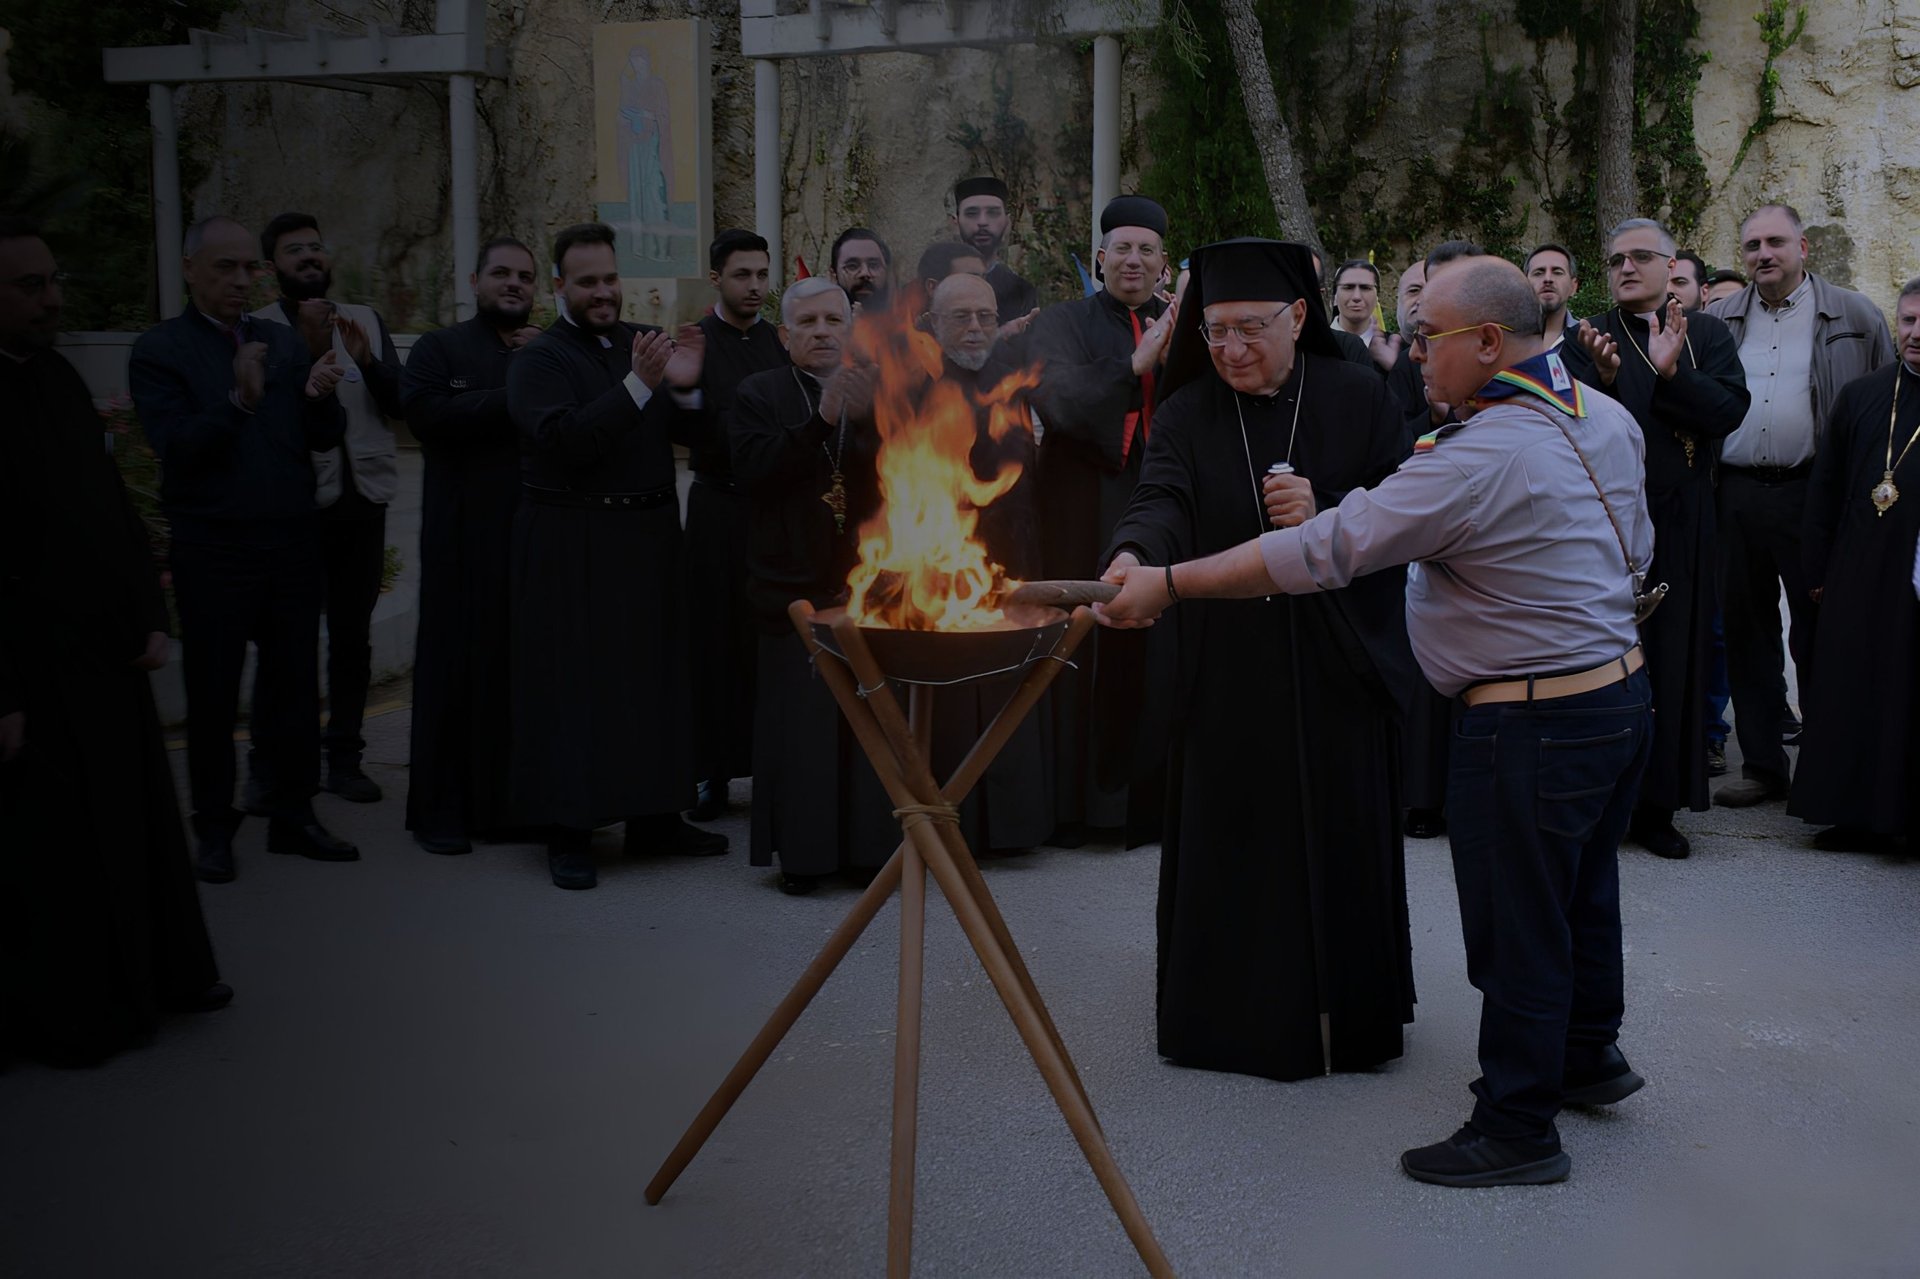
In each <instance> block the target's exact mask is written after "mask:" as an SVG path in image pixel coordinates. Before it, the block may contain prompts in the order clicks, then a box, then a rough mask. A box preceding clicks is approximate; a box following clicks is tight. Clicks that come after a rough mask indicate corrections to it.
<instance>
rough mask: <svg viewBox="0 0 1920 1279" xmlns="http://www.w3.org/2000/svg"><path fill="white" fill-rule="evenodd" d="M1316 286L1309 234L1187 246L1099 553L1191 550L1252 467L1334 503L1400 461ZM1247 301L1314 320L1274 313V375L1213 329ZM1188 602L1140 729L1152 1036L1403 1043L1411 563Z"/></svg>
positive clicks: (1177, 1054)
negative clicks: (1227, 362)
mask: <svg viewBox="0 0 1920 1279" xmlns="http://www.w3.org/2000/svg"><path fill="white" fill-rule="evenodd" d="M1314 298H1315V291H1314V285H1313V275H1312V263H1311V260H1310V256H1309V253H1308V251H1307V249H1306V248H1305V247H1304V246H1300V245H1278V244H1274V243H1273V242H1270V241H1229V242H1227V243H1226V244H1223V245H1215V246H1209V247H1208V248H1206V249H1202V250H1200V251H1199V252H1198V253H1196V254H1195V257H1194V268H1193V277H1192V280H1191V282H1190V284H1189V286H1188V292H1187V296H1186V297H1185V299H1184V300H1183V302H1182V306H1183V308H1184V309H1186V310H1188V311H1190V313H1191V314H1192V315H1193V316H1194V317H1195V322H1194V324H1193V325H1185V324H1183V325H1182V326H1181V327H1180V330H1179V331H1178V332H1177V333H1176V334H1175V337H1174V348H1173V351H1172V353H1171V354H1170V355H1169V358H1168V364H1167V382H1168V386H1169V388H1170V393H1169V394H1168V395H1167V398H1165V399H1163V400H1162V402H1161V404H1160V407H1159V410H1158V412H1157V413H1156V414H1155V416H1154V433H1153V438H1152V440H1151V441H1150V442H1149V444H1148V446H1147V456H1146V462H1145V466H1144V467H1143V469H1142V472H1141V476H1140V485H1139V487H1138V488H1137V489H1136V490H1135V492H1134V497H1133V502H1132V504H1131V505H1130V507H1129V508H1128V511H1127V514H1126V516H1125V517H1124V518H1123V519H1122V520H1121V521H1120V524H1119V526H1118V528H1116V530H1115V531H1114V534H1113V539H1112V546H1111V549H1110V552H1109V554H1108V555H1107V557H1106V558H1107V559H1108V560H1109V562H1110V561H1111V559H1112V558H1113V556H1114V555H1117V554H1118V553H1120V552H1122V551H1128V550H1131V551H1132V552H1134V554H1135V555H1136V556H1137V558H1138V559H1139V560H1140V562H1142V563H1148V564H1172V563H1179V562H1181V561H1184V560H1187V559H1191V558H1194V557H1196V556H1204V555H1210V554H1213V553H1215V552H1217V551H1222V550H1225V549H1227V548H1228V547H1231V546H1235V545H1238V544H1239V543H1241V542H1244V541H1245V540H1246V539H1247V538H1248V537H1251V536H1254V535H1256V534H1258V533H1260V532H1263V531H1265V530H1266V529H1267V528H1268V527H1270V525H1269V523H1268V516H1267V513H1266V510H1265V508H1264V505H1263V502H1262V498H1261V484H1262V481H1263V480H1264V479H1265V477H1266V475H1267V470H1268V467H1269V466H1271V465H1272V464H1273V463H1275V462H1280V461H1290V462H1291V464H1292V465H1293V467H1294V468H1295V470H1296V471H1297V473H1298V474H1299V475H1300V476H1302V477H1304V478H1306V479H1307V480H1309V481H1311V483H1312V486H1313V492H1314V499H1315V502H1316V503H1317V505H1318V507H1319V508H1320V509H1322V510H1324V509H1326V508H1327V507H1329V506H1332V505H1336V504H1338V503H1339V501H1340V500H1341V499H1342V498H1343V497H1344V496H1345V495H1346V494H1347V493H1348V492H1350V491H1351V490H1353V489H1355V488H1364V487H1367V486H1370V485H1373V484H1376V483H1378V482H1379V481H1380V480H1381V479H1383V478H1385V477H1386V476H1387V475H1389V474H1390V473H1392V471H1393V470H1394V469H1395V468H1396V467H1397V466H1398V465H1399V463H1400V461H1401V458H1402V456H1403V453H1404V419H1403V417H1402V415H1401V413H1400V411H1399V408H1398V406H1397V405H1396V404H1394V403H1393V401H1392V400H1391V399H1390V397H1389V396H1388V393H1387V389H1386V383H1385V381H1384V380H1383V379H1382V378H1381V377H1380V376H1379V375H1378V374H1377V373H1374V372H1370V371H1368V370H1365V369H1361V368H1357V367H1355V366H1354V365H1353V364H1352V363H1350V362H1348V361H1346V360H1344V359H1343V358H1341V355H1340V353H1339V350H1338V348H1337V346H1336V345H1335V343H1334V341H1333V337H1332V334H1331V332H1330V331H1329V330H1328V328H1327V324H1326V320H1325V318H1324V315H1323V314H1322V313H1321V312H1320V311H1319V309H1318V308H1317V307H1316V306H1315V304H1314ZM1248 299H1255V300H1262V301H1272V302H1276V303H1279V302H1290V301H1296V300H1298V299H1306V300H1307V301H1306V314H1305V317H1304V320H1303V321H1302V320H1296V319H1294V318H1293V317H1294V315H1295V314H1296V313H1295V311H1294V310H1292V309H1283V310H1282V311H1280V313H1279V315H1278V317H1277V319H1276V320H1275V321H1274V323H1275V324H1277V325H1289V324H1292V323H1300V324H1301V331H1300V336H1299V339H1298V342H1297V345H1296V346H1295V348H1294V358H1293V364H1292V368H1291V372H1290V373H1289V374H1288V375H1287V377H1286V380H1285V382H1284V383H1283V384H1282V385H1281V386H1280V388H1279V390H1278V391H1277V393H1274V394H1271V395H1246V394H1241V393H1239V392H1236V391H1235V390H1233V389H1232V388H1231V387H1229V386H1228V385H1227V384H1226V383H1225V382H1224V381H1223V380H1222V379H1221V377H1220V376H1219V375H1218V374H1217V373H1216V372H1215V370H1214V367H1213V364H1212V362H1211V360H1210V359H1209V357H1208V354H1207V351H1206V348H1205V346H1204V345H1203V344H1202V342H1201V333H1200V329H1199V327H1198V325H1199V321H1200V318H1201V317H1202V316H1203V315H1204V313H1205V308H1206V307H1207V306H1208V305H1209V304H1211V303H1212V302H1215V301H1230V300H1231V301H1240V300H1248ZM1257 340H1259V341H1261V342H1276V341H1281V340H1284V339H1283V338H1281V337H1279V336H1263V337H1261V338H1259V339H1257ZM1229 341H1230V342H1238V341H1239V339H1238V338H1230V339H1229ZM1296 411H1297V413H1296ZM1187 608H1188V609H1191V610H1192V611H1191V612H1188V611H1186V610H1184V609H1183V610H1177V611H1176V615H1169V616H1168V617H1166V618H1164V619H1162V621H1161V623H1160V624H1159V625H1156V626H1155V627H1154V628H1153V629H1152V630H1151V631H1147V632H1145V633H1144V638H1145V639H1146V640H1147V641H1148V644H1149V648H1150V657H1149V663H1148V669H1149V677H1148V685H1147V689H1148V691H1149V692H1151V691H1152V690H1154V689H1156V688H1157V689H1164V690H1168V692H1167V695H1166V696H1165V698H1164V699H1163V700H1161V701H1160V702H1158V703H1157V704H1156V703H1146V704H1145V705H1147V706H1148V707H1149V710H1147V711H1143V715H1144V716H1145V717H1146V718H1147V720H1148V721H1149V722H1143V723H1142V724H1141V725H1140V728H1139V732H1140V734H1141V735H1142V739H1143V740H1144V741H1146V742H1148V743H1152V744H1154V745H1156V746H1157V747H1158V752H1157V753H1162V754H1164V756H1165V758H1166V760H1167V764H1168V787H1167V807H1166V823H1165V824H1166V834H1165V837H1164V841H1163V844H1162V853H1161V870H1160V901H1159V942H1160V947H1159V965H1158V978H1157V994H1158V1027H1159V1050H1160V1053H1161V1054H1162V1055H1163V1056H1165V1057H1167V1058H1169V1059H1171V1060H1172V1061H1173V1062H1174V1063H1176V1064H1178V1065H1184V1066H1194V1067H1200V1068H1205V1069H1213V1070H1230V1071H1235V1072H1238V1073H1243V1074H1251V1075H1261V1076H1265V1077H1267V1078H1272V1079H1283V1080H1286V1079H1302V1078H1306V1077H1308V1076H1312V1075H1318V1074H1321V1073H1322V1072H1323V1071H1325V1070H1327V1069H1333V1070H1363V1069H1367V1068H1370V1067H1374V1066H1377V1065H1379V1064H1380V1063H1382V1062H1384V1061H1388V1060H1390V1059H1392V1058H1395V1057H1398V1056H1399V1055H1400V1054H1401V1051H1402V1027H1403V1026H1404V1025H1405V1024H1406V1023H1407V1022H1408V1021H1410V1020H1412V1015H1413V973H1412V964H1411V941H1410V936H1409V929H1408V921H1407V902H1406V883H1405V866H1404V862H1403V858H1402V846H1401V836H1400V821H1399V818H1400V808H1401V795H1400V752H1401V741H1400V731H1401V730H1400V720H1401V716H1402V714H1403V698H1404V697H1405V696H1406V692H1407V690H1408V689H1409V688H1410V686H1411V677H1410V674H1409V667H1410V666H1411V664H1412V654H1411V650H1410V649H1409V647H1408V644H1407V638H1406V620H1405V577H1404V575H1402V574H1401V573H1399V572H1397V571H1396V572H1389V573H1381V574H1377V575H1374V576H1371V577H1368V578H1364V579H1362V580H1361V581H1358V582H1355V583H1354V584H1352V585H1351V586H1348V587H1346V588H1344V589H1341V590H1337V591H1327V592H1324V593H1322V594H1320V595H1316V596H1285V595H1276V596H1273V597H1271V598H1267V599H1251V600H1221V601H1215V600H1207V601H1199V602H1195V603H1190V604H1188V605H1187ZM1116 634H1119V633H1116ZM1103 674H1104V672H1103ZM1098 695H1099V696H1100V697H1101V698H1102V700H1106V699H1109V698H1112V699H1116V700H1119V701H1122V702H1124V703H1127V704H1132V705H1142V704H1143V703H1142V701H1141V698H1142V692H1141V689H1140V688H1139V687H1137V686H1136V687H1132V688H1123V687H1118V686H1116V685H1115V684H1112V683H1109V682H1107V681H1106V680H1104V679H1103V681H1102V684H1101V687H1100V689H1099V690H1098ZM1154 753H1156V752H1155V751H1153V750H1148V751H1145V752H1141V754H1143V755H1145V756H1147V757H1150V756H1151V755H1152V754H1154ZM1323 1018H1324V1019H1325V1026H1326V1032H1325V1033H1326V1035H1327V1038H1326V1040H1325V1042H1324V1044H1323V1040H1322V1025H1323Z"/></svg>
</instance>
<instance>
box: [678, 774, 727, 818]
mask: <svg viewBox="0 0 1920 1279" xmlns="http://www.w3.org/2000/svg"><path fill="white" fill-rule="evenodd" d="M726 815H727V784H726V782H724V781H715V782H701V783H700V786H699V788H698V789H697V790H696V791H695V792H694V803H693V808H692V809H691V810H689V811H688V813H687V816H688V817H690V818H692V819H693V820H694V821H696V822H717V821H719V820H720V819H721V818H722V817H725V816H726Z"/></svg>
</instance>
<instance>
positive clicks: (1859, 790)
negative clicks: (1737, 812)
mask: <svg viewBox="0 0 1920 1279" xmlns="http://www.w3.org/2000/svg"><path fill="white" fill-rule="evenodd" d="M1894 329H1895V338H1894V340H1895V342H1896V343H1897V344H1898V351H1897V354H1898V356H1899V358H1898V359H1897V360H1895V361H1894V363H1893V365H1892V367H1890V368H1881V369H1877V370H1875V371H1874V372H1872V373H1869V374H1867V375H1866V376H1865V377H1863V378H1859V379H1857V380H1855V381H1853V382H1849V383H1848V384H1847V385H1846V387H1845V388H1844V389H1842V390H1841V392H1840V394H1839V396H1838V398H1837V399H1836V400H1835V401H1834V405H1833V411H1832V413H1831V415H1830V416H1829V417H1828V419H1827V436H1826V439H1825V440H1824V441H1823V442H1822V443H1821V445H1820V450H1819V452H1818V453H1817V454H1816V455H1815V457H1814V460H1813V478H1812V479H1811V480H1810V481H1809V483H1808V487H1807V513H1806V522H1805V526H1804V535H1803V541H1802V546H1803V553H1804V556H1805V558H1806V572H1807V581H1809V582H1811V583H1813V584H1814V586H1813V594H1814V598H1815V599H1816V600H1817V601H1818V602H1819V606H1820V610H1819V614H1818V620H1817V622H1816V623H1815V626H1816V628H1817V629H1816V632H1815V634H1816V636H1817V639H1816V642H1815V644H1814V649H1813V652H1814V658H1813V660H1814V674H1813V679H1812V681H1811V686H1812V691H1811V693H1810V697H1811V699H1812V700H1811V704H1810V705H1809V706H1808V707H1807V708H1806V736H1805V738H1804V739H1803V740H1802V744H1801V747H1800V767H1799V768H1798V769H1796V770H1795V772H1794V776H1793V792H1792V794H1791V795H1790V796H1789V798H1788V800H1787V811H1788V812H1789V813H1791V814H1792V815H1794V816H1795V817H1799V818H1802V819H1803V820H1805V821H1809V822H1818V823H1820V824H1821V825H1824V826H1827V827H1828V829H1826V830H1823V831H1821V832H1819V833H1818V834H1816V835H1815V836H1814V841H1813V842H1814V845H1815V846H1816V847H1819V848H1825V849H1832V850H1835V851H1856V850H1858V851H1887V850H1889V849H1890V848H1891V847H1892V845H1893V844H1894V841H1895V840H1897V839H1898V838H1900V837H1901V836H1905V837H1906V840H1907V846H1908V848H1909V850H1911V848H1912V847H1913V841H1914V838H1915V837H1916V836H1917V835H1920V600H1916V599H1915V598H1914V596H1915V591H1916V590H1920V585H1916V573H1915V568H1914V557H1915V542H1916V540H1917V539H1920V278H1915V279H1912V280H1909V281H1907V284H1906V287H1905V288H1903V289H1901V290H1900V300H1899V304H1898V308H1897V311H1896V316H1895V320H1894Z"/></svg>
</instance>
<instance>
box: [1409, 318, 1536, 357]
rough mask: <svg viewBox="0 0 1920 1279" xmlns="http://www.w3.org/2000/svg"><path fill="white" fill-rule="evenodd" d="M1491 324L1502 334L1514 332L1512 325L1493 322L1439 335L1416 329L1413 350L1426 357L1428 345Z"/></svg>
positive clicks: (1466, 326) (1443, 331)
mask: <svg viewBox="0 0 1920 1279" xmlns="http://www.w3.org/2000/svg"><path fill="white" fill-rule="evenodd" d="M1489 324H1492V325H1493V327H1494V328H1496V329H1499V330H1501V331H1502V332H1506V333H1511V332H1513V326H1512V325H1511V324H1499V323H1496V322H1495V321H1493V320H1482V321H1480V323H1478V324H1468V325H1465V326H1463V327H1461V328H1457V329H1445V330H1442V331H1441V332H1439V333H1422V332H1420V331H1419V330H1417V329H1416V330H1415V331H1414V333H1413V349H1414V350H1416V351H1418V352H1420V354H1422V355H1425V354H1426V353H1427V345H1428V344H1429V343H1431V342H1438V341H1439V340H1440V339H1441V338H1450V337H1452V336H1453V335H1454V334H1456V333H1472V332H1474V331H1475V330H1478V329H1484V328H1486V327H1487V325H1489Z"/></svg>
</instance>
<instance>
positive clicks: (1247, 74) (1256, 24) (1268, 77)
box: [1221, 0, 1632, 249]
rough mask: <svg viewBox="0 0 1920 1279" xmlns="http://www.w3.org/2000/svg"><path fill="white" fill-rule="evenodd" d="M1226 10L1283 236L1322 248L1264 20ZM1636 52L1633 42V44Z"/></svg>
mask: <svg viewBox="0 0 1920 1279" xmlns="http://www.w3.org/2000/svg"><path fill="white" fill-rule="evenodd" d="M1221 8H1222V9H1223V10H1224V12H1225V14H1226V20H1227V42H1228V43H1229V44H1231V45H1232V46H1233V65H1234V69H1235V70H1236V71H1238V72H1239V74H1240V92H1241V95H1242V96H1243V97H1244V98H1245V99H1246V104H1247V123H1248V124H1250V125H1252V126H1253V144H1254V146H1255V147H1256V148H1257V149H1258V150H1259V152H1260V167H1261V169H1262V170H1264V171H1265V173H1266V175H1267V192H1268V194H1269V195H1271V196H1272V198H1273V211H1274V214H1275V215H1276V216H1277V217H1278V218H1279V219H1280V234H1281V235H1282V236H1284V237H1286V238H1287V239H1290V240H1303V241H1305V242H1306V243H1308V244H1311V245H1312V246H1314V248H1316V249H1318V248H1319V247H1320V233H1319V231H1318V230H1316V229H1315V227H1314V225H1313V211H1312V210H1311V209H1310V208H1308V207H1307V189H1306V187H1305V186H1303V185H1302V184H1301V182H1300V165H1299V162H1298V161H1297V160H1295V159H1294V155H1293V136H1292V134H1291V133H1290V132H1289V131H1288V129H1287V122H1286V120H1284V119H1283V118H1281V115H1280V99H1279V98H1278V97H1277V96H1275V94H1274V92H1273V71H1272V70H1271V69H1270V68H1269V67H1268V66H1267V46H1266V44H1265V43H1264V42H1263V41H1262V39H1261V35H1260V19H1259V18H1257V17H1255V16H1254V12H1253V0H1221ZM1628 55H1629V57H1631V55H1632V46H1631V45H1629V46H1628Z"/></svg>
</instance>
